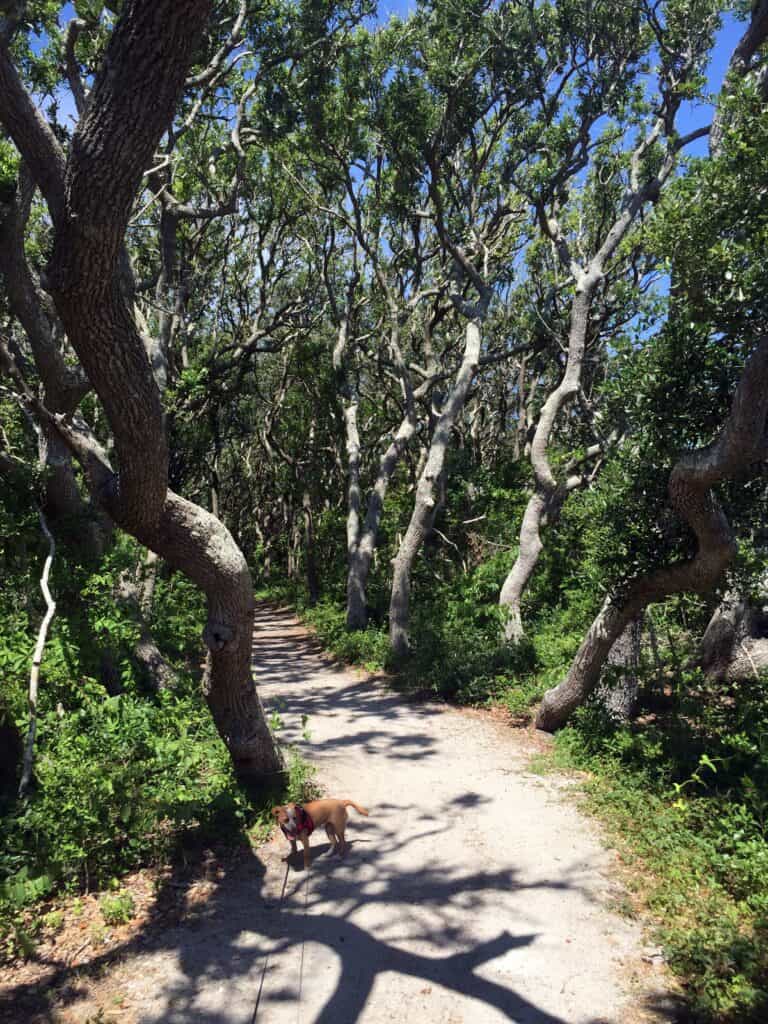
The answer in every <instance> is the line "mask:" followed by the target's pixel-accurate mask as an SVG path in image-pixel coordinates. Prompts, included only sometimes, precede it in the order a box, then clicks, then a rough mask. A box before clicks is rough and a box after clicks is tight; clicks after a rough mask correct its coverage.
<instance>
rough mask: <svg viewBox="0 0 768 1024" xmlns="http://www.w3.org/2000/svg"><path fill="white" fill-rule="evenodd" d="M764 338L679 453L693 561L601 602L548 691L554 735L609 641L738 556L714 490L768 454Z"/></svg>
mask: <svg viewBox="0 0 768 1024" xmlns="http://www.w3.org/2000/svg"><path fill="white" fill-rule="evenodd" d="M767 420H768V337H763V338H761V339H760V340H759V342H758V344H757V346H756V348H755V350H754V352H753V353H752V355H751V356H750V357H749V359H748V360H747V362H746V364H745V366H744V370H743V372H742V375H741V380H740V381H739V385H738V387H737V388H736V392H735V394H734V398H733V404H732V407H731V412H730V415H729V417H728V419H727V421H726V423H725V426H724V427H723V429H722V431H721V433H720V435H719V436H718V438H717V439H716V440H715V441H714V442H713V443H712V444H710V445H708V446H707V447H706V448H701V449H699V450H698V451H694V452H690V453H687V454H685V455H683V456H682V457H681V458H680V460H679V461H678V463H677V464H676V466H675V467H674V469H673V470H672V472H671V474H670V478H669V496H670V498H671V501H672V505H673V506H674V508H675V509H676V511H677V512H678V514H679V515H680V516H681V517H682V518H683V519H685V520H686V522H687V523H688V524H689V526H690V527H691V529H692V530H693V532H694V533H695V535H696V540H697V543H698V548H697V551H696V554H695V555H694V557H693V558H691V559H689V560H687V561H684V562H678V563H676V564H673V565H671V566H669V567H667V568H664V569H659V570H658V571H656V572H654V573H651V574H650V575H648V576H643V577H640V578H638V579H635V580H631V581H630V582H628V583H627V584H625V585H624V586H623V587H621V588H620V589H619V590H617V591H616V592H615V593H613V594H611V595H610V596H609V597H608V598H606V600H605V603H604V604H603V607H602V608H601V609H600V612H599V613H598V615H597V617H596V618H595V620H594V622H593V623H592V625H591V626H590V628H589V631H588V632H587V635H586V637H585V638H584V641H583V642H582V644H581V647H580V648H579V650H578V652H577V654H576V657H575V658H574V660H573V662H572V664H571V667H570V669H569V671H568V675H567V676H566V678H565V679H564V680H563V681H562V682H561V683H560V684H559V685H558V686H556V687H554V688H553V689H552V690H548V691H547V693H545V695H544V699H543V701H542V702H541V706H540V707H539V711H538V714H537V716H536V725H537V727H538V728H539V729H546V730H547V731H550V732H551V731H554V730H555V729H559V728H560V727H561V726H563V725H564V724H565V723H566V721H567V720H568V718H569V716H570V715H571V714H572V712H573V711H574V710H575V709H576V708H577V707H578V706H579V705H580V704H582V703H583V702H584V700H586V698H587V697H588V696H589V695H590V693H592V691H593V690H594V688H595V686H596V685H597V683H598V680H599V678H600V673H601V671H602V669H603V666H604V665H605V662H606V659H607V657H608V653H609V651H610V649H611V647H612V646H613V643H614V641H615V640H616V639H617V637H618V636H620V634H621V633H622V632H623V631H624V630H625V629H626V627H627V626H628V625H629V623H630V622H631V621H632V620H633V619H635V618H637V617H638V616H639V615H640V613H641V612H642V611H643V610H644V609H645V608H646V607H647V606H648V605H649V604H653V603H655V602H657V601H663V600H665V599H666V598H667V597H669V596H670V595H672V594H679V593H682V592H684V591H693V592H695V593H707V592H708V591H709V590H711V589H712V587H713V586H714V585H715V584H716V583H717V581H718V580H719V579H720V577H721V575H722V573H723V571H724V570H725V568H726V567H727V566H728V565H729V563H730V562H731V561H732V559H733V557H734V555H735V553H736V542H735V540H734V537H733V533H732V531H731V528H730V525H729V523H728V520H727V519H726V518H725V514H724V513H723V510H722V509H721V507H720V505H719V503H718V501H717V498H716V497H715V494H714V491H713V488H714V487H716V486H717V485H718V484H720V483H722V482H723V481H724V480H727V479H730V478H731V477H733V476H735V475H736V474H737V473H744V472H746V471H748V470H749V469H750V467H752V466H753V465H754V464H755V463H757V462H759V461H760V460H762V459H765V457H766V454H767V453H768V438H767V437H766V427H767Z"/></svg>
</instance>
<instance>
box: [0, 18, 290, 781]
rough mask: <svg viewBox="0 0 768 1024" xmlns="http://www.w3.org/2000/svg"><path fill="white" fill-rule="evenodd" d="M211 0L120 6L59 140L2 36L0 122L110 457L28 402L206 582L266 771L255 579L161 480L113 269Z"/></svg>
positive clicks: (136, 519) (137, 529)
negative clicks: (42, 223)
mask: <svg viewBox="0 0 768 1024" xmlns="http://www.w3.org/2000/svg"><path fill="white" fill-rule="evenodd" d="M209 14H210V3H208V2H206V0H195V2H190V3H188V4H185V5H184V6H183V8H182V7H179V5H174V4H172V3H167V2H163V3H148V2H144V0H135V2H133V3H127V4H125V5H124V7H123V10H122V13H121V15H120V16H119V17H118V18H117V20H116V22H115V26H114V29H113V31H112V33H111V36H110V38H109V42H108V44H107V46H106V50H105V52H104V57H103V60H102V61H101V63H100V66H99V68H98V71H97V73H96V75H95V78H94V81H93V85H92V87H91V89H90V91H89V93H88V96H87V99H86V102H85V105H84V110H83V114H82V116H81V117H80V119H79V121H78V123H77V127H76V128H75V131H74V134H73V136H72V139H71V142H70V145H69V147H68V149H67V151H65V150H64V148H63V147H62V144H61V143H60V141H59V138H58V137H57V135H56V134H55V133H54V131H53V130H52V128H51V126H50V125H49V124H47V123H46V121H45V120H44V119H43V117H42V116H41V114H40V112H39V111H38V110H37V109H36V108H35V105H34V103H33V100H32V97H31V96H30V94H29V92H28V91H27V90H26V89H25V87H24V85H23V83H22V80H21V78H20V75H19V73H18V71H17V69H16V67H15V65H14V61H13V58H12V53H11V47H10V44H11V33H12V30H13V29H15V28H16V27H17V26H16V25H14V24H13V23H6V25H5V26H4V28H5V37H4V39H3V41H2V44H1V45H0V92H1V93H2V96H1V97H0V121H2V124H3V126H4V127H5V129H6V131H7V132H8V135H9V136H10V137H11V139H12V140H13V142H14V144H15V145H16V147H17V149H18V151H19V153H20V154H21V157H22V159H23V160H24V162H25V164H26V165H27V167H28V168H29V171H30V173H31V175H32V177H33V179H34V181H35V183H36V184H37V186H38V187H39V189H40V191H41V192H42V194H43V196H44V198H45V202H46V206H47V209H48V213H49V216H50V218H51V224H52V231H53V247H52V254H51V259H50V262H49V265H48V267H47V272H46V277H47V288H48V290H49V293H50V295H51V296H52V298H53V302H54V305H55V308H56V312H57V314H58V317H59V318H60V320H61V323H62V325H63V328H64V330H65V331H66V334H67V338H68V340H69V343H70V344H71V345H72V348H73V349H74V351H75V352H76V353H77V356H78V358H79V360H80V362H81V364H82V366H83V369H84V371H85V374H86V376H87V378H88V380H89V381H90V383H91V385H92V386H93V388H94V390H95V392H96V394H97V395H98V397H99V400H100V402H101V404H102V406H103V409H104V413H105V415H106V418H107V421H108V422H109V425H110V428H111V431H112V436H113V439H114V448H115V454H116V456H117V461H118V468H117V469H114V468H113V466H112V464H111V462H110V460H109V458H108V457H107V455H106V453H105V451H104V449H103V447H102V446H101V445H100V444H99V442H98V440H97V438H96V437H95V435H94V434H93V432H92V431H91V430H90V429H89V427H88V426H87V424H86V422H85V421H84V420H83V419H82V418H80V417H76V416H69V417H66V416H64V415H61V414H59V413H57V412H56V411H53V410H49V409H48V408H47V407H46V405H45V404H44V402H42V401H39V400H38V399H37V398H36V397H35V396H33V394H32V393H31V392H30V391H28V392H27V396H26V397H27V401H28V403H29V405H30V407H31V408H32V409H33V411H34V412H35V414H36V415H37V416H38V417H40V419H41V421H42V422H43V423H44V424H45V428H46V430H55V431H57V432H58V434H59V435H60V437H61V438H62V439H63V440H64V442H65V443H66V444H67V445H68V447H69V448H70V450H71V451H72V452H73V454H74V455H75V457H76V458H77V459H78V461H79V463H80V465H81V466H82V468H83V471H84V473H85V474H86V476H87V478H88V482H89V486H90V488H91V490H92V492H95V493H97V494H98V495H99V500H100V502H101V504H102V505H103V507H104V508H105V510H106V511H107V513H108V514H109V516H110V518H111V519H112V520H113V521H114V522H115V523H116V524H117V525H119V526H120V527H121V528H122V529H124V530H126V531H127V532H128V533H130V534H132V535H133V536H134V537H136V538H137V539H138V540H139V541H140V542H141V543H142V544H145V545H146V546H147V547H149V548H151V549H152V550H154V551H156V552H157V553H158V554H159V555H161V556H162V557H163V558H164V559H166V561H167V562H168V563H169V564H170V565H171V566H173V567H174V568H177V569H180V570H181V571H183V572H185V573H186V574H187V575H188V576H189V577H190V578H191V579H192V580H194V581H195V582H196V583H197V584H198V585H199V586H200V587H201V588H202V589H203V590H204V591H205V593H206V596H207V598H208V621H207V624H206V627H205V630H204V634H203V636H204V640H205V643H206V646H207V648H208V656H207V669H206V676H205V681H204V693H205V695H206V699H207V701H208V704H209V706H210V708H211V712H212V714H213V717H214V719H215V721H216V724H217V727H218V729H219V732H220V734H221V735H222V738H223V739H224V740H225V742H226V743H227V746H228V748H229V750H230V753H231V755H232V758H233V761H234V763H235V765H236V767H237V769H238V771H239V772H240V773H241V774H243V775H245V776H248V775H255V776H264V775H267V774H269V773H270V772H274V771H277V770H279V768H280V758H279V755H278V753H277V751H276V749H275V746H274V743H273V741H272V738H271V736H270V733H269V729H268V728H267V725H266V722H265V720H264V716H263V712H262V709H261V706H260V703H259V700H258V696H257V694H256V690H255V687H254V685H253V680H252V678H251V671H250V650H251V632H252V622H253V592H252V586H251V579H250V573H249V571H248V567H247V564H246V562H245V559H244V557H243V555H242V553H241V552H240V551H239V550H238V548H237V546H236V545H235V543H234V541H233V540H232V537H231V535H230V533H229V531H228V530H227V529H226V527H224V525H223V524H222V523H221V522H220V521H219V520H217V519H216V518H215V517H214V516H212V515H211V514H210V513H208V512H206V511H205V510H204V509H202V508H200V507H199V506H197V505H194V504H193V503H192V502H189V501H187V500H186V499H184V498H182V497H181V496H180V495H178V494H175V493H174V492H173V491H171V490H170V489H169V488H168V437H167V431H166V426H165V422H164V415H163V409H162V404H161V400H160V394H159V391H158V387H157V382H156V380H155V377H154V375H153V372H152V368H151V366H150V363H149V360H148V358H147V354H146V351H145V346H144V340H143V338H142V335H141V333H140V331H139V329H138V326H137V323H136V319H135V314H134V311H133V309H132V308H131V305H130V304H129V302H128V301H127V299H126V295H125V290H124V288H123V283H122V281H121V259H122V254H123V244H124V236H125V230H126V226H127V223H128V218H129V216H130V213H131V209H132V206H133V203H134V201H135V199H136V195H137V193H138V190H139V188H140V185H141V182H142V177H143V175H144V172H145V170H146V169H147V168H148V167H149V166H150V165H151V163H152V161H153V159H154V157H155V153H156V150H157V146H158V144H159V142H160V140H161V137H162V136H163V133H164V132H166V131H167V130H168V128H169V126H170V124H171V121H172V118H173V114H174V110H175V108H176V105H177V103H178V101H179V98H180V96H181V93H182V89H183V87H184V84H185V79H186V75H187V72H188V69H189V66H190V64H191V63H192V60H193V57H194V51H195V47H196V46H199V44H200V43H201V42H202V38H203V31H204V28H205V25H206V22H207V19H208V17H209Z"/></svg>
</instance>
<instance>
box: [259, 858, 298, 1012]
mask: <svg viewBox="0 0 768 1024" xmlns="http://www.w3.org/2000/svg"><path fill="white" fill-rule="evenodd" d="M290 867H291V866H290V864H288V863H286V865H285V875H284V876H283V888H282V889H281V891H280V899H279V900H278V901H277V909H278V911H279V910H280V908H281V907H282V905H283V900H284V899H285V890H286V888H287V886H288V872H289V871H290ZM271 955H272V953H271V950H270V951H268V952H267V953H266V954H265V956H264V966H263V967H262V969H261V978H260V979H259V991H258V992H257V993H256V1005H255V1006H254V1008H253V1015H252V1016H251V1024H256V1016H257V1014H258V1012H259V1004H260V1003H261V993H262V992H263V991H264V979H265V978H266V976H267V968H268V967H269V958H270V956H271Z"/></svg>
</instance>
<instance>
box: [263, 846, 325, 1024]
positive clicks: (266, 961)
mask: <svg viewBox="0 0 768 1024" xmlns="http://www.w3.org/2000/svg"><path fill="white" fill-rule="evenodd" d="M290 870H291V866H290V864H288V863H286V865H285V874H284V875H283V887H282V889H281V890H280V898H279V900H278V901H277V909H278V912H279V911H280V910H281V909H282V906H283V902H284V900H285V890H286V888H287V887H288V874H289V872H290ZM310 873H311V872H309V871H308V872H307V874H306V876H305V878H304V909H303V912H302V920H306V917H307V908H308V905H309V876H310ZM305 945H306V929H305V928H304V929H303V930H302V936H301V958H300V960H299V991H298V994H297V997H296V1020H297V1022H298V1024H301V992H302V987H303V984H304V947H305ZM271 955H272V952H271V950H270V951H269V952H267V953H266V954H265V956H264V965H263V967H262V968H261V977H260V978H259V991H258V992H257V993H256V1005H255V1006H254V1008H253V1014H252V1016H251V1024H256V1018H257V1016H258V1013H259V1006H260V1004H261V996H262V993H263V991H264V979H265V978H266V976H267V968H268V967H269V958H270V957H271Z"/></svg>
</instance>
